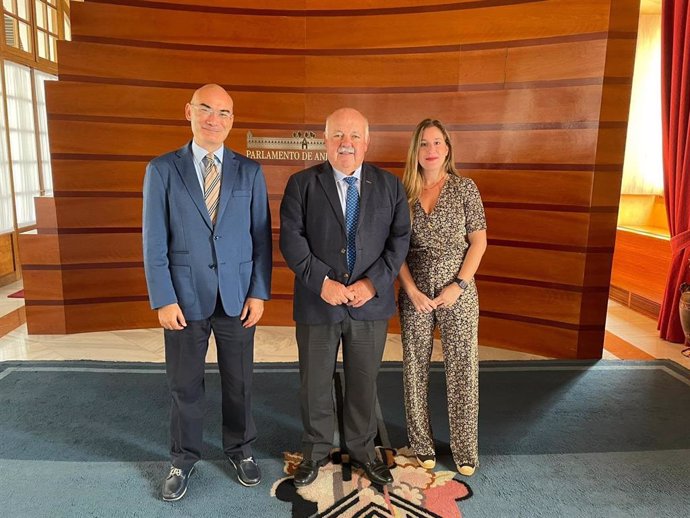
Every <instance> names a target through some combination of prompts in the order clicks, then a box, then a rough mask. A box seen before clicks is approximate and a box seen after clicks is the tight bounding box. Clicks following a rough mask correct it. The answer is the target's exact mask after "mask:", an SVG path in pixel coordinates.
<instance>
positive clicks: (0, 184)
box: [0, 81, 14, 233]
mask: <svg viewBox="0 0 690 518" xmlns="http://www.w3.org/2000/svg"><path fill="white" fill-rule="evenodd" d="M0 94H2V81H0ZM13 229H14V204H13V203H12V184H11V182H10V160H9V155H8V153H7V128H6V127H5V107H4V105H3V103H1V102H0V233H5V232H9V231H12V230H13Z"/></svg>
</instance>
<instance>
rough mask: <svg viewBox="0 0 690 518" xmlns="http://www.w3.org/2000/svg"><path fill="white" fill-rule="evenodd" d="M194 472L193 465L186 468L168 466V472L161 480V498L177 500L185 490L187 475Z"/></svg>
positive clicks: (171, 500) (167, 500)
mask: <svg viewBox="0 0 690 518" xmlns="http://www.w3.org/2000/svg"><path fill="white" fill-rule="evenodd" d="M193 472H194V466H192V467H191V468H189V469H187V470H183V469H180V468H176V467H175V466H170V473H168V476H167V477H166V478H165V480H164V481H163V491H162V494H163V500H165V501H166V502H174V501H176V500H179V499H180V498H182V497H183V496H184V494H185V493H186V492H187V484H189V477H190V476H191V474H192V473H193Z"/></svg>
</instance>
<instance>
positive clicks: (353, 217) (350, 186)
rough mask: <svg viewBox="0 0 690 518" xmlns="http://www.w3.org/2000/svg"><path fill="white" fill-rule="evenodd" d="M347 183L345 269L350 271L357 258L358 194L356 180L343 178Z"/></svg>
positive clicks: (350, 177) (349, 177) (352, 177)
mask: <svg viewBox="0 0 690 518" xmlns="http://www.w3.org/2000/svg"><path fill="white" fill-rule="evenodd" d="M344 180H345V182H347V195H346V197H345V227H346V229H347V269H348V270H350V275H352V270H353V268H354V267H355V259H356V258H357V246H356V243H355V241H356V239H355V238H356V237H357V221H358V220H359V193H358V192H357V186H356V185H355V182H357V178H355V177H354V176H348V177H347V178H344Z"/></svg>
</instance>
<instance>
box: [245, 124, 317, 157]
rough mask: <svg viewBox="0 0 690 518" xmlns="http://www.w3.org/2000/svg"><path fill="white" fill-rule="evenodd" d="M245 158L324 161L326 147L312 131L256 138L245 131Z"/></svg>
mask: <svg viewBox="0 0 690 518" xmlns="http://www.w3.org/2000/svg"><path fill="white" fill-rule="evenodd" d="M247 156H248V157H249V158H253V159H254V160H301V161H317V162H322V161H324V160H326V145H325V143H324V141H323V139H321V138H316V133H315V132H313V131H295V132H293V133H292V136H290V137H256V136H254V134H253V133H252V132H251V130H250V131H247Z"/></svg>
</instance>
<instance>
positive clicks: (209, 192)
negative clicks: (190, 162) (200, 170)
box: [204, 153, 220, 225]
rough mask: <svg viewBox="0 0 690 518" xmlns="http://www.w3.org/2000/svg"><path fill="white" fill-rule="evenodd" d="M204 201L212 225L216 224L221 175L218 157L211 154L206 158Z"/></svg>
mask: <svg viewBox="0 0 690 518" xmlns="http://www.w3.org/2000/svg"><path fill="white" fill-rule="evenodd" d="M204 166H205V169H204V201H205V202H206V208H207V209H208V215H209V216H210V217H211V223H213V224H214V225H215V224H216V214H217V212H218V198H219V195H220V173H219V172H218V167H217V166H216V157H215V155H214V154H213V153H209V154H208V155H206V156H205V157H204Z"/></svg>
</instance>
